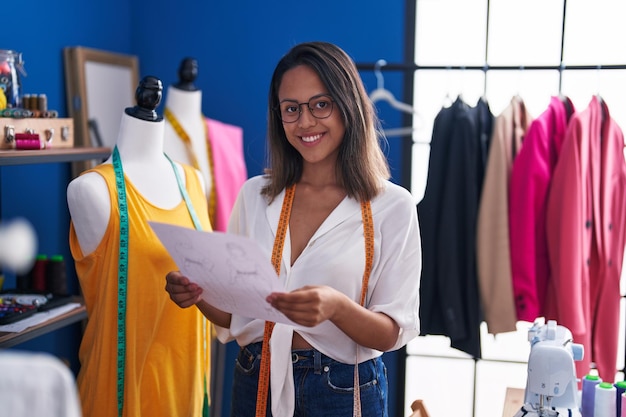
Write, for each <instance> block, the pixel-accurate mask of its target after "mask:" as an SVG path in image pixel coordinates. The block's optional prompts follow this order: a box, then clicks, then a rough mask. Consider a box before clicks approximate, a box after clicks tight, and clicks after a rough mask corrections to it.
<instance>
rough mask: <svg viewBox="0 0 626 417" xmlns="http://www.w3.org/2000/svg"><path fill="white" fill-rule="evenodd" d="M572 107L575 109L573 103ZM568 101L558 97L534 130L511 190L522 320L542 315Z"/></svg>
mask: <svg viewBox="0 0 626 417" xmlns="http://www.w3.org/2000/svg"><path fill="white" fill-rule="evenodd" d="M568 105H570V106H571V107H572V111H573V105H572V103H571V102H570V101H568ZM567 122H568V111H567V108H566V106H565V104H564V101H563V100H562V99H560V98H559V97H552V98H551V100H550V104H549V106H548V108H547V109H546V110H545V111H544V112H543V113H542V114H540V115H539V117H537V118H536V119H535V120H534V121H533V122H532V124H531V125H530V127H529V129H528V133H527V134H526V137H525V139H524V145H523V147H522V149H521V150H520V151H519V153H518V154H517V156H516V157H515V160H514V161H513V170H512V172H511V184H510V190H509V235H510V250H511V276H512V280H513V294H514V297H515V310H516V314H517V319H518V320H524V321H529V322H533V321H534V320H535V319H536V318H537V317H539V316H542V315H543V314H544V313H543V305H544V298H545V292H546V286H547V282H548V277H549V275H550V266H549V261H548V249H547V242H546V238H545V224H546V223H545V213H546V198H547V193H548V187H549V185H550V180H551V179H552V172H553V170H554V166H555V165H556V162H557V158H558V155H559V153H560V150H561V143H562V141H563V137H564V135H565V131H566V129H567Z"/></svg>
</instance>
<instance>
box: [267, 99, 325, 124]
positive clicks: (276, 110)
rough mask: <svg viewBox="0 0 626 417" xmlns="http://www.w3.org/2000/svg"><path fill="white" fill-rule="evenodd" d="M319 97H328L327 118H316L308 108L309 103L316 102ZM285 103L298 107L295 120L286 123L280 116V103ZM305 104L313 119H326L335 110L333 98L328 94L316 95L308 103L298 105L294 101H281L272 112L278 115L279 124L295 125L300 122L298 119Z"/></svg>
mask: <svg viewBox="0 0 626 417" xmlns="http://www.w3.org/2000/svg"><path fill="white" fill-rule="evenodd" d="M321 97H328V99H329V101H330V112H329V113H328V115H327V116H322V117H318V116H316V115H315V113H314V111H313V109H312V108H311V107H310V106H309V103H310V102H311V101H314V100H316V99H318V98H321ZM285 102H289V103H294V104H296V105H297V106H298V117H296V119H295V120H291V121H286V120H284V119H283V117H282V116H283V115H282V111H281V108H280V105H281V104H282V103H285ZM305 104H306V107H307V108H308V109H309V112H311V116H313V117H315V118H316V119H328V118H329V117H330V116H331V115H332V114H333V110H335V100H333V98H332V97H331V95H330V94H318V95H316V96H313V97H311V98H310V99H309V101H307V102H304V103H298V102H297V101H294V100H283V101H281V102H280V103H279V104H278V106H277V107H276V108H275V109H274V111H275V112H276V114H277V115H278V118H279V119H280V121H281V122H283V123H295V122H297V121H298V120H300V117H301V116H302V106H303V105H305Z"/></svg>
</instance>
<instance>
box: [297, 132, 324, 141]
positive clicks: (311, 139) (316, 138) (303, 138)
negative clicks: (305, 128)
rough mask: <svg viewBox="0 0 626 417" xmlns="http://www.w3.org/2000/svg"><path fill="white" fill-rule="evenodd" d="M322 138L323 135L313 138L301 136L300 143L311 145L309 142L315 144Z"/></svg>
mask: <svg viewBox="0 0 626 417" xmlns="http://www.w3.org/2000/svg"><path fill="white" fill-rule="evenodd" d="M322 136H323V135H322V134H321V133H320V134H319V135H315V136H302V141H304V142H307V143H311V142H315V141H316V140H319V139H320V138H321V137H322Z"/></svg>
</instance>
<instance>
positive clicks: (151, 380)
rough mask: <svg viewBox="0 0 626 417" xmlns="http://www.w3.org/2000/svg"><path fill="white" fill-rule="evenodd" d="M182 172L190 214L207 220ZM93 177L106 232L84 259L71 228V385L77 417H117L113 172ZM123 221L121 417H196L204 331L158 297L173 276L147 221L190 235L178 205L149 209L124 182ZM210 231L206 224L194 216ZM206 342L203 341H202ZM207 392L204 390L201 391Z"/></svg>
mask: <svg viewBox="0 0 626 417" xmlns="http://www.w3.org/2000/svg"><path fill="white" fill-rule="evenodd" d="M184 167H185V184H186V189H187V192H188V193H189V196H190V198H191V201H192V203H193V206H194V207H195V210H196V212H197V213H199V214H200V213H208V208H207V200H206V197H205V195H204V193H203V191H202V187H201V185H200V183H199V181H198V178H197V175H196V173H195V171H194V170H193V169H192V168H191V167H190V166H184ZM90 171H95V172H97V173H99V174H100V175H102V177H103V178H104V179H105V181H106V183H107V186H108V190H109V194H110V200H111V215H110V219H109V223H108V225H107V229H106V232H105V234H104V237H103V238H102V241H101V242H100V244H99V245H98V247H97V248H96V250H95V251H94V252H93V253H91V254H89V255H87V256H84V255H83V254H82V251H81V249H80V246H79V244H78V240H77V238H76V234H75V232H74V225H73V224H70V250H71V252H72V256H73V257H74V260H75V264H76V272H77V275H78V279H79V282H80V286H81V290H82V293H83V296H84V298H85V304H86V307H87V315H88V320H87V325H86V327H85V331H84V335H83V339H82V342H81V346H80V351H79V359H80V363H81V369H80V371H79V374H78V377H77V383H78V389H79V394H80V399H81V403H82V408H83V415H84V416H90V417H98V416H103V417H104V416H107V417H109V416H116V415H117V399H116V398H117V391H116V389H117V385H116V375H117V311H118V308H117V279H118V250H119V242H118V241H119V225H120V221H119V211H118V208H117V195H116V187H115V173H114V171H113V166H112V165H109V164H103V165H100V166H98V167H96V168H94V169H92V170H90ZM126 193H127V196H126V198H127V205H128V216H129V222H128V224H129V246H128V258H129V261H128V282H127V302H126V365H125V372H124V375H125V391H124V416H125V417H135V416H150V417H158V416H163V417H165V416H167V417H196V416H198V417H199V416H201V415H202V405H203V396H204V377H205V376H206V378H207V383H208V381H209V376H210V370H209V368H210V346H211V341H210V337H209V336H210V334H211V333H210V331H208V330H207V329H206V326H208V322H207V321H206V319H205V318H204V317H203V316H202V314H201V313H200V312H199V311H198V309H197V308H186V309H181V308H180V307H178V306H177V305H176V304H175V303H174V302H172V301H171V300H170V299H169V296H168V294H167V292H166V291H165V275H166V274H167V272H169V271H172V270H176V269H178V268H177V266H176V264H175V263H174V262H173V261H172V259H171V257H170V256H169V254H168V253H167V251H166V250H165V248H164V247H163V245H162V244H161V243H160V241H159V240H158V238H157V237H156V235H155V234H154V233H153V232H152V229H151V228H150V225H149V224H148V220H152V221H156V222H162V223H170V224H176V225H180V226H187V227H189V228H193V227H194V225H193V222H192V219H191V216H190V215H189V212H188V210H187V207H186V205H185V203H184V201H183V200H182V198H181V203H180V204H179V205H178V206H176V207H175V208H173V209H170V210H164V209H161V208H158V207H155V206H153V205H152V204H150V203H149V202H147V201H146V200H144V199H143V197H142V196H141V195H140V194H139V193H138V192H137V190H136V189H135V188H134V187H133V185H132V183H131V182H130V181H128V180H126ZM200 221H201V223H202V227H203V230H207V231H208V230H211V225H210V222H209V218H208V216H200ZM205 337H206V339H205ZM207 390H209V387H207Z"/></svg>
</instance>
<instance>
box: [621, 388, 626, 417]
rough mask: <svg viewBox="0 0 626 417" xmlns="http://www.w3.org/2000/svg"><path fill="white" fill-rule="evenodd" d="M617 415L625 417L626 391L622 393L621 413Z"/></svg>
mask: <svg viewBox="0 0 626 417" xmlns="http://www.w3.org/2000/svg"><path fill="white" fill-rule="evenodd" d="M619 417H626V393H624V394H622V414H621V415H620V416H619Z"/></svg>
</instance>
